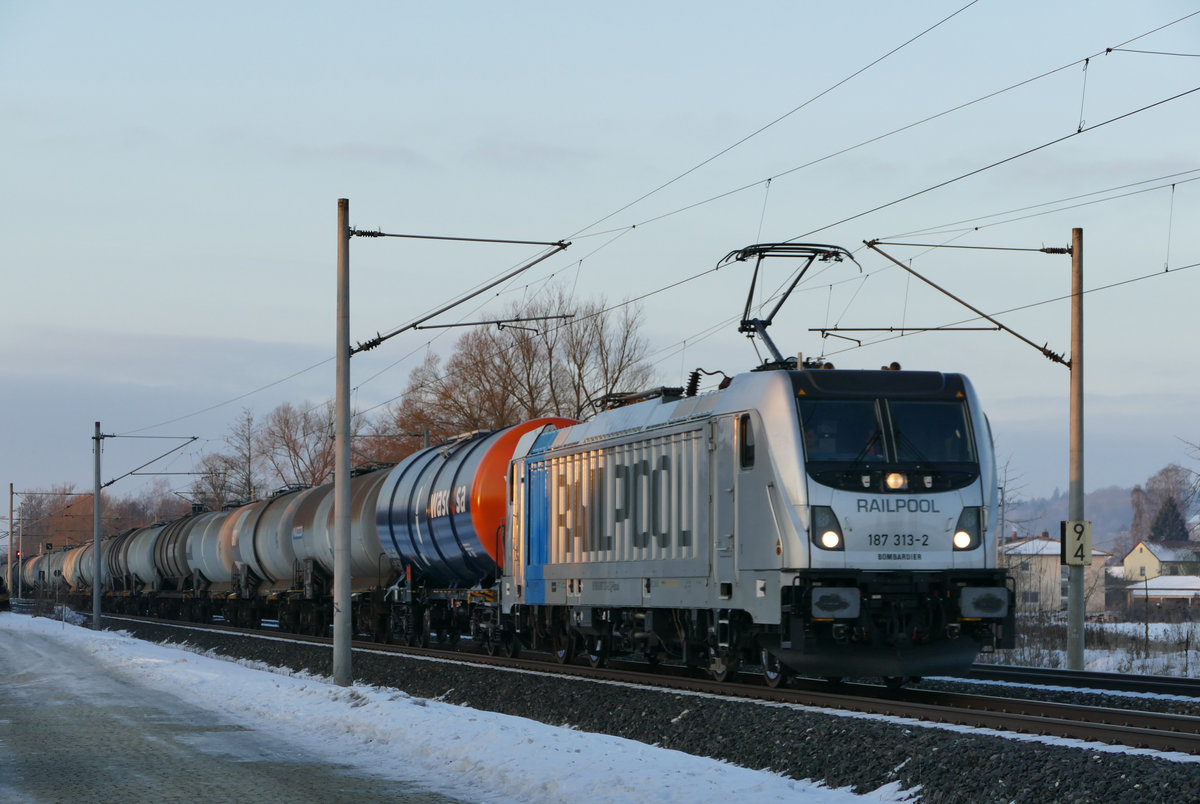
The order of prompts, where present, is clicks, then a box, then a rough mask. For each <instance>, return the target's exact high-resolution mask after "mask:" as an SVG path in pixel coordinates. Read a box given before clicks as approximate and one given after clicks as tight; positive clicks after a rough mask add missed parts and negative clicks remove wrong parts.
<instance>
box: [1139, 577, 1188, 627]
mask: <svg viewBox="0 0 1200 804" xmlns="http://www.w3.org/2000/svg"><path fill="white" fill-rule="evenodd" d="M1128 592H1129V608H1130V611H1131V612H1139V611H1141V610H1142V607H1143V606H1145V607H1147V608H1149V609H1154V610H1158V611H1162V612H1163V614H1162V615H1156V616H1153V617H1152V618H1151V619H1161V618H1163V617H1165V618H1168V619H1174V618H1175V617H1184V618H1186V619H1191V616H1190V615H1191V614H1192V612H1193V610H1194V609H1196V607H1200V576H1196V575H1159V576H1158V577H1157V578H1148V579H1146V580H1144V581H1142V582H1141V583H1135V584H1131V585H1130V586H1129V588H1128Z"/></svg>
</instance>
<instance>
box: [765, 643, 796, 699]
mask: <svg viewBox="0 0 1200 804" xmlns="http://www.w3.org/2000/svg"><path fill="white" fill-rule="evenodd" d="M762 671H763V681H765V682H767V686H768V687H770V688H771V689H775V688H777V687H779V686H781V685H783V684H786V683H787V680H788V678H789V677H790V673H788V671H787V668H786V667H784V666H783V662H781V661H779V657H778V656H776V655H775V654H773V653H771V651H769V650H767V649H766V648H763V649H762Z"/></svg>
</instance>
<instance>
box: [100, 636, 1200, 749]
mask: <svg viewBox="0 0 1200 804" xmlns="http://www.w3.org/2000/svg"><path fill="white" fill-rule="evenodd" d="M105 619H106V620H108V621H109V622H111V623H112V624H113V625H114V626H116V627H122V628H129V627H130V626H136V624H137V623H146V624H151V625H154V626H159V627H161V626H167V627H170V628H175V629H179V630H180V631H184V632H186V631H189V630H190V631H193V632H197V631H207V632H218V633H222V632H223V633H227V634H230V635H234V636H241V637H250V638H259V639H272V640H282V641H289V642H296V643H300V644H308V645H315V646H325V645H331V644H332V640H331V639H329V638H328V637H314V636H304V637H297V636H294V635H291V634H283V633H279V632H275V631H265V630H251V629H244V628H234V627H230V626H224V625H220V624H216V625H196V624H183V623H165V622H162V621H158V620H152V619H149V618H136V617H124V616H122V617H106V618H105ZM126 624H128V625H126ZM130 630H131V631H133V632H135V633H136V631H137V628H136V627H132V628H130ZM464 642H466V643H467V645H469V641H464ZM464 647H465V646H464ZM353 649H354V650H355V651H360V652H361V651H368V652H371V653H376V654H393V655H397V656H402V657H404V658H407V659H418V660H419V659H424V660H432V661H453V662H458V663H464V664H472V665H479V666H487V667H495V668H502V669H505V670H508V671H517V672H536V673H542V674H550V675H555V676H561V677H570V678H577V679H584V680H591V681H599V682H608V683H618V684H632V685H637V686H639V687H642V688H650V689H657V690H660V691H663V692H675V693H692V694H701V695H711V696H715V697H722V698H740V699H749V700H757V701H764V702H770V703H774V704H785V705H793V706H799V707H817V708H821V709H828V710H831V711H837V712H856V713H860V714H867V715H876V716H887V717H898V718H908V719H912V720H917V721H921V722H924V723H936V724H943V725H954V726H960V727H969V728H982V729H991V730H995V731H998V732H1016V733H1020V734H1029V735H1043V736H1051V737H1062V738H1069V739H1076V740H1082V741H1094V742H1099V743H1104V744H1107V745H1120V746H1127V747H1129V748H1142V749H1151V750H1156V751H1173V752H1180V753H1186V754H1193V755H1200V717H1195V716H1191V715H1178V714H1168V713H1161V712H1149V711H1144V710H1141V709H1137V708H1112V707H1094V706H1083V705H1076V704H1066V703H1059V702H1050V701H1039V700H1029V699H1025V698H1014V697H1000V696H997V695H976V694H968V693H961V692H944V691H936V690H921V689H904V690H899V691H893V690H889V689H887V688H885V687H882V686H875V685H871V684H829V683H827V682H821V681H807V680H797V681H796V682H795V684H794V685H792V686H789V687H778V688H774V689H773V688H770V687H768V686H767V685H766V684H764V683H763V682H762V681H761V678H760V677H758V676H756V675H755V674H752V673H742V674H739V675H738V676H737V678H736V679H735V680H733V681H732V682H725V683H718V682H715V681H712V680H711V679H708V678H707V677H700V675H699V674H698V673H694V672H691V671H688V670H687V668H682V667H679V668H676V667H659V668H657V669H656V670H655V671H653V672H648V671H647V670H646V666H645V665H644V664H635V663H613V664H612V665H611V666H608V667H599V668H593V667H590V666H587V665H586V664H560V663H558V662H556V661H555V659H554V658H553V656H551V655H550V654H537V653H533V652H526V653H523V654H522V656H521V657H519V658H510V657H502V656H487V655H483V654H480V653H477V652H469V651H464V650H450V649H447V648H432V647H431V648H418V647H410V646H404V645H385V644H377V643H372V642H354V643H353ZM1010 678H1011V676H1010ZM1022 683H1028V682H1027V681H1026V682H1022ZM1040 683H1046V682H1044V681H1043V682H1040Z"/></svg>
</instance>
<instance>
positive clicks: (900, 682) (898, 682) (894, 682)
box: [883, 676, 904, 692]
mask: <svg viewBox="0 0 1200 804" xmlns="http://www.w3.org/2000/svg"><path fill="white" fill-rule="evenodd" d="M883 683H884V686H886V687H887V688H888V689H889V690H891V691H892V692H898V691H899V690H900V688H901V687H903V686H904V676H884V677H883Z"/></svg>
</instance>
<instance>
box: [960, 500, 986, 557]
mask: <svg viewBox="0 0 1200 804" xmlns="http://www.w3.org/2000/svg"><path fill="white" fill-rule="evenodd" d="M982 519H983V518H982V517H981V516H980V512H979V507H978V506H973V505H969V506H967V507H966V508H964V509H962V513H961V514H959V515H958V524H956V525H955V526H954V538H953V542H954V549H955V550H974V549H975V548H976V547H978V546H979V545H980V544H982V543H983V533H982V529H981V527H980V522H982Z"/></svg>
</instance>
